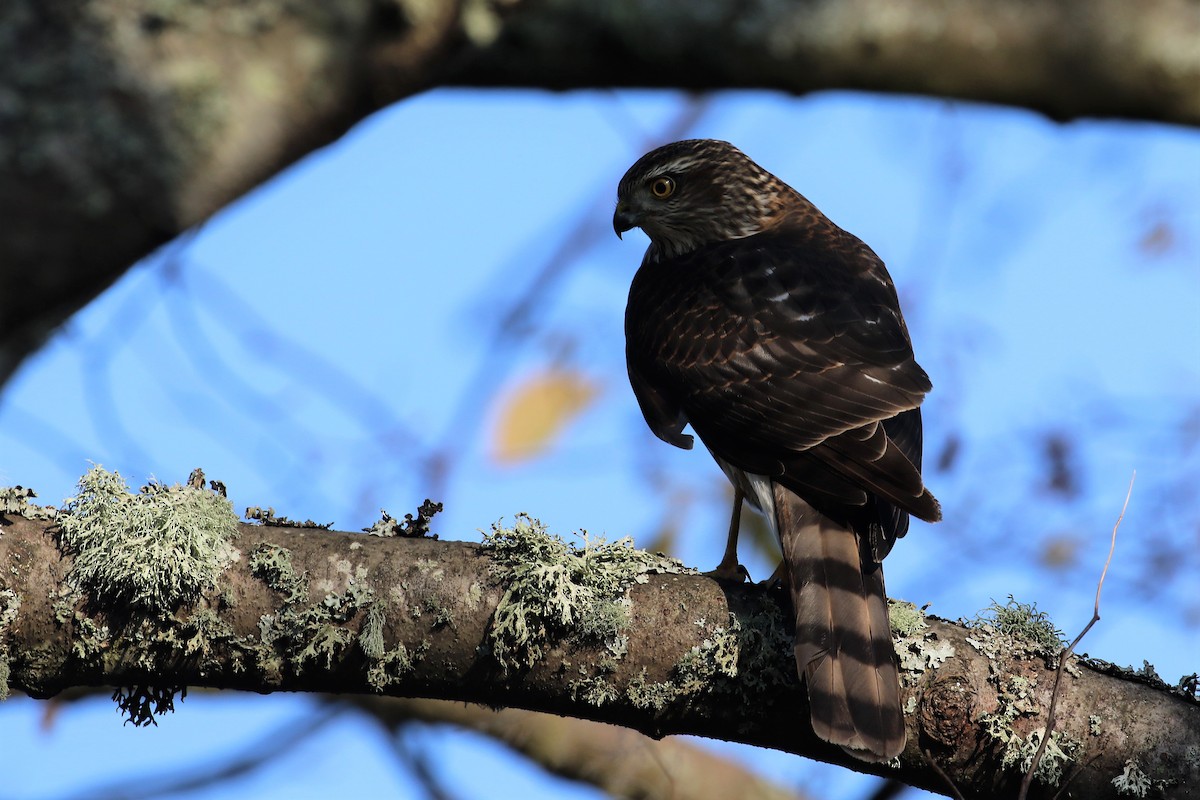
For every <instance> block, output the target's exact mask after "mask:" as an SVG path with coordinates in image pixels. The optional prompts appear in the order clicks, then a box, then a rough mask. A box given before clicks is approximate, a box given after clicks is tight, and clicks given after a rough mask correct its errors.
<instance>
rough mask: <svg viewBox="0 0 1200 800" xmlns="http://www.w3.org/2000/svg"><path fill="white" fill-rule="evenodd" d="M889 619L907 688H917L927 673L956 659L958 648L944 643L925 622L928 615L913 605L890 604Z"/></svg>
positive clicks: (899, 602) (897, 601)
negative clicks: (955, 654) (956, 649)
mask: <svg viewBox="0 0 1200 800" xmlns="http://www.w3.org/2000/svg"><path fill="white" fill-rule="evenodd" d="M888 616H889V618H890V621H891V628H892V638H893V641H894V644H895V646H896V656H897V657H898V658H899V659H900V679H901V681H902V682H903V683H904V685H906V686H915V685H917V684H918V683H919V682H920V680H921V676H922V675H924V674H925V671H926V670H929V669H936V668H937V667H940V666H941V665H942V664H944V663H945V662H946V661H948V660H949V659H951V658H953V657H954V653H955V650H954V645H952V644H950V643H949V642H946V641H942V640H940V639H939V638H938V636H937V634H936V633H934V632H933V631H932V630H931V629H930V627H929V624H928V623H927V622H926V621H925V614H924V613H922V611H921V610H920V609H919V608H917V607H916V606H915V605H913V604H912V603H906V602H904V601H902V600H889V601H888Z"/></svg>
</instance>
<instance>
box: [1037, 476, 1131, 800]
mask: <svg viewBox="0 0 1200 800" xmlns="http://www.w3.org/2000/svg"><path fill="white" fill-rule="evenodd" d="M1136 478H1137V470H1134V471H1133V475H1132V476H1130V478H1129V489H1128V490H1127V491H1126V492H1125V503H1124V505H1122V506H1121V513H1120V514H1119V515H1118V516H1117V521H1116V523H1114V524H1113V529H1112V541H1111V542H1109V545H1108V558H1106V559H1105V560H1104V569H1103V570H1101V572H1100V581H1099V582H1098V583H1097V584H1096V604H1095V606H1094V607H1093V608H1092V618H1091V619H1090V620H1089V621H1088V624H1087V625H1084V626H1083V630H1081V631H1080V632H1079V635H1078V636H1076V637H1075V641H1073V642H1071V644H1069V645H1067V649H1066V650H1063V651H1062V655H1060V656H1059V657H1058V669H1057V670H1055V673H1054V689H1053V690H1052V691H1051V692H1050V713H1048V714H1047V715H1046V732H1045V734H1043V735H1042V741H1041V742H1039V743H1038V749H1037V752H1036V753H1034V754H1033V761H1031V762H1030V764H1029V771H1028V772H1026V773H1025V777H1024V778H1022V779H1021V791H1020V792H1018V793H1017V800H1026V798H1027V797H1028V796H1029V787H1030V785H1031V784H1032V783H1033V774H1034V773H1035V772H1037V768H1038V764H1039V763H1040V762H1041V760H1042V753H1043V752H1045V750H1046V745H1047V744H1048V743H1049V741H1050V735H1051V734H1052V733H1054V723H1055V718H1054V712H1055V710H1056V709H1057V708H1058V690H1059V686H1060V684H1061V683H1062V675H1063V667H1065V666H1066V665H1067V659H1069V658H1070V657H1071V654H1072V653H1074V652H1075V645H1077V644H1079V642H1080V640H1082V639H1083V637H1084V636H1087V632H1088V631H1090V630H1091V629H1092V626H1093V625H1095V624H1096V623H1097V622H1099V621H1100V591H1101V590H1102V589H1103V588H1104V579H1105V577H1107V575H1108V566H1109V564H1111V563H1112V557H1113V551H1114V550H1115V549H1116V548H1117V529H1119V528H1120V527H1121V521H1122V520H1123V519H1125V510H1126V509H1128V508H1129V498H1130V497H1131V496H1132V495H1133V481H1134V480H1135V479H1136Z"/></svg>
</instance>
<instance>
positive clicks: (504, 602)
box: [483, 514, 689, 673]
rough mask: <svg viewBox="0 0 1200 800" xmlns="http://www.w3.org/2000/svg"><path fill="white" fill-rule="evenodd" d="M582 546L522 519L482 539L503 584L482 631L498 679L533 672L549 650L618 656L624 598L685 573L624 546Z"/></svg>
mask: <svg viewBox="0 0 1200 800" xmlns="http://www.w3.org/2000/svg"><path fill="white" fill-rule="evenodd" d="M581 535H582V538H583V546H582V547H579V546H576V545H574V544H568V543H567V542H564V541H563V540H562V539H559V538H557V537H555V536H551V535H550V534H549V533H547V531H546V527H545V526H544V525H542V523H541V522H540V521H538V520H536V519H533V518H532V517H530V516H529V515H527V514H518V515H517V517H516V520H515V522H514V524H513V527H511V528H505V527H502V526H501V524H500V523H498V522H497V523H496V524H495V525H493V526H492V531H491V532H490V533H484V536H483V546H484V548H485V549H486V550H488V551H489V553H490V554H491V556H492V568H491V569H492V571H493V573H494V574H495V575H496V576H497V577H498V578H500V579H501V580H502V581H503V582H504V583H505V584H506V588H505V591H504V595H503V597H502V598H501V600H500V603H499V605H498V606H497V608H496V613H495V616H494V617H493V619H492V626H491V628H490V630H489V631H488V639H489V644H490V646H491V651H492V656H493V657H494V658H495V659H496V661H497V662H498V663H499V665H500V667H501V669H502V671H503V672H505V673H508V672H510V671H512V670H517V669H522V668H526V667H531V666H533V665H534V664H535V663H537V662H538V660H540V659H541V658H543V656H544V655H545V653H546V650H547V648H548V647H550V646H551V645H552V643H554V642H558V641H565V640H573V641H581V642H586V643H592V644H603V645H604V646H605V647H607V648H608V650H609V652H611V653H613V654H614V655H615V654H622V653H623V652H624V649H625V647H626V645H627V642H626V640H625V634H624V630H625V629H626V627H628V624H629V613H628V601H627V600H626V599H625V592H626V591H627V590H628V589H629V588H630V587H631V586H633V585H634V584H636V583H645V582H646V581H647V580H648V578H647V577H646V576H647V575H648V574H649V573H652V572H678V573H682V572H689V570H687V569H686V568H685V567H683V566H682V565H681V564H680V563H679V562H678V561H676V560H675V559H672V558H668V557H666V556H663V555H659V554H655V553H647V552H645V551H643V550H637V549H635V548H634V546H633V542H632V540H630V539H628V538H625V539H620V540H618V541H616V542H612V543H609V542H606V541H605V540H604V539H603V538H597V539H592V538H590V537H589V536H588V535H587V533H586V532H583V533H582V534H581Z"/></svg>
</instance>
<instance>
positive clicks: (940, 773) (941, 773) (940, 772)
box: [921, 750, 965, 800]
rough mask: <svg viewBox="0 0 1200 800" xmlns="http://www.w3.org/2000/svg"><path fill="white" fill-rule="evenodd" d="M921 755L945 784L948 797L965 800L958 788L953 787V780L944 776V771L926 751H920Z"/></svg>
mask: <svg viewBox="0 0 1200 800" xmlns="http://www.w3.org/2000/svg"><path fill="white" fill-rule="evenodd" d="M921 753H922V754H923V755H924V756H925V763H926V764H928V765H929V766H930V767H931V768H932V769H933V771H934V772H936V773H937V774H938V777H940V778H941V779H942V780H943V781H945V782H946V786H947V787H949V789H950V796H951V797H953V798H954V800H965V798H964V797H963V796H962V792H960V791H959V790H958V787H957V786H955V785H954V780H953V779H952V778H951V777H950V776H949V775H947V774H946V771H945V770H944V769H942V767H941V765H940V764H938V763H937V762H936V761H934V760H933V755H932V754H931V753H930V752H929V751H928V750H922V751H921Z"/></svg>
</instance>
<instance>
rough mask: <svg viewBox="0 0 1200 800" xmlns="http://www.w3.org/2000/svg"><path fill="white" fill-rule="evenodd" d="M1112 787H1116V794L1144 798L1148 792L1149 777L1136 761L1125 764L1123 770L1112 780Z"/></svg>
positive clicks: (1132, 760)
mask: <svg viewBox="0 0 1200 800" xmlns="http://www.w3.org/2000/svg"><path fill="white" fill-rule="evenodd" d="M1112 785H1113V786H1115V787H1117V794H1128V795H1132V796H1133V797H1145V796H1146V794H1147V793H1148V792H1149V791H1150V786H1151V782H1150V776H1149V775H1147V774H1146V773H1145V772H1144V771H1143V770H1142V767H1141V765H1140V764H1138V762H1137V760H1136V759H1133V758H1131V759H1129V760H1128V761H1126V762H1125V769H1124V770H1122V772H1121V774H1120V775H1118V776H1117V777H1115V778H1113V779H1112Z"/></svg>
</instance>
